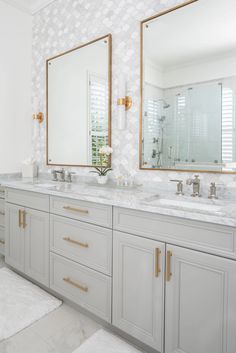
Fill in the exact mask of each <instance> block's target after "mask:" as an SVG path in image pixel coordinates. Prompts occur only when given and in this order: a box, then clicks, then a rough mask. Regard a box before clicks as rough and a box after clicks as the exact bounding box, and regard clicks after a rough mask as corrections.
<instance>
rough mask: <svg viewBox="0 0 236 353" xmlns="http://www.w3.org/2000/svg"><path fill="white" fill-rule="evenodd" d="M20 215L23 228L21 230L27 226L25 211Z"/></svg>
mask: <svg viewBox="0 0 236 353" xmlns="http://www.w3.org/2000/svg"><path fill="white" fill-rule="evenodd" d="M22 215H23V222H22V226H23V229H25V228H26V226H27V224H26V212H25V211H22Z"/></svg>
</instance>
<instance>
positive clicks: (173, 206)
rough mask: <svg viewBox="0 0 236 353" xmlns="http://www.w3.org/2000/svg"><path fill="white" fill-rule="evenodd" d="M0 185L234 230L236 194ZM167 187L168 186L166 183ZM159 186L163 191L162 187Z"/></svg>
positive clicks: (25, 183)
mask: <svg viewBox="0 0 236 353" xmlns="http://www.w3.org/2000/svg"><path fill="white" fill-rule="evenodd" d="M0 185H2V186H5V187H11V188H15V189H20V190H25V191H31V192H38V193H42V194H48V195H52V196H60V197H67V198H71V199H78V200H83V201H89V202H96V203H100V204H104V205H112V206H117V207H124V208H129V209H134V210H140V211H146V212H151V213H156V214H160V215H167V216H174V217H181V218H185V219H190V220H198V221H202V222H209V223H215V224H220V225H227V226H232V227H236V195H235V191H232V190H231V192H230V191H229V190H228V189H226V190H225V189H224V190H223V191H222V190H221V198H220V199H219V200H209V199H208V198H207V196H206V195H204V196H203V197H201V198H193V197H191V196H190V194H191V189H189V190H187V192H186V195H184V196H177V195H175V192H174V190H175V185H174V186H172V185H171V186H169V188H165V189H162V188H163V186H165V184H159V183H156V184H152V186H151V187H150V186H149V187H143V186H137V187H135V188H118V187H116V186H115V185H112V184H108V185H105V186H100V185H98V184H96V183H91V182H87V183H86V182H84V181H83V182H82V181H81V182H78V183H71V184H69V183H59V182H51V181H49V180H45V179H35V180H34V181H27V180H22V179H16V180H12V179H9V178H8V179H7V180H6V179H4V178H2V179H1V178H0ZM168 185H169V184H168ZM161 187H162V188H161Z"/></svg>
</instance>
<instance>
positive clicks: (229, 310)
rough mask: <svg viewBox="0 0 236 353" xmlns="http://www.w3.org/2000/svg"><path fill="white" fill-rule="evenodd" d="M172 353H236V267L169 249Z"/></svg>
mask: <svg viewBox="0 0 236 353" xmlns="http://www.w3.org/2000/svg"><path fill="white" fill-rule="evenodd" d="M167 252H168V253H167V255H168V256H167V264H166V266H167V275H168V273H169V275H170V276H169V281H168V279H167V282H166V331H165V333H166V335H165V347H166V350H165V351H166V353H177V352H178V353H200V352H201V353H235V351H236V335H235V333H236V300H235V298H236V262H235V261H232V260H228V259H224V258H220V257H217V256H212V255H208V254H203V253H200V252H198V251H192V250H187V249H183V248H180V247H175V246H169V245H168V246H167Z"/></svg>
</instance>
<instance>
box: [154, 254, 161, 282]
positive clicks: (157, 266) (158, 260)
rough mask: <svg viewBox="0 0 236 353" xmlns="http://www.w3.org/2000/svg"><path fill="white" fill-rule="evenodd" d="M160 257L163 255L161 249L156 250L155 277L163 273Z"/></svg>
mask: <svg viewBox="0 0 236 353" xmlns="http://www.w3.org/2000/svg"><path fill="white" fill-rule="evenodd" d="M160 255H161V250H160V249H159V248H156V249H155V277H158V276H159V273H161V269H160Z"/></svg>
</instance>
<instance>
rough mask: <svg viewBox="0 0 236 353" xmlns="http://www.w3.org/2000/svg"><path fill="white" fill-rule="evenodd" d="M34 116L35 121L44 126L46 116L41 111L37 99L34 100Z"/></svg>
mask: <svg viewBox="0 0 236 353" xmlns="http://www.w3.org/2000/svg"><path fill="white" fill-rule="evenodd" d="M33 108H34V114H33V120H36V121H38V123H39V124H42V122H43V121H44V114H43V113H42V112H41V111H40V110H41V109H40V108H39V101H38V99H37V98H35V100H34V107H33Z"/></svg>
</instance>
